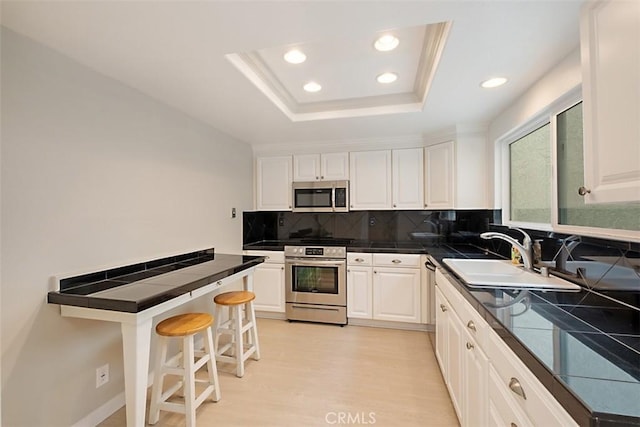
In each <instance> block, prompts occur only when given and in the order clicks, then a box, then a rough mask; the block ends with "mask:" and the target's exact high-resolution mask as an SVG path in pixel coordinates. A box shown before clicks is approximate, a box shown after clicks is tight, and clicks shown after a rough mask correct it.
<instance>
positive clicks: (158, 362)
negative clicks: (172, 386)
mask: <svg viewBox="0 0 640 427" xmlns="http://www.w3.org/2000/svg"><path fill="white" fill-rule="evenodd" d="M156 346H158V347H160V351H158V349H156V354H155V362H154V367H153V377H154V378H153V387H152V388H151V405H150V407H149V424H155V423H157V422H158V420H159V419H160V403H161V400H162V383H163V382H164V372H163V368H164V364H165V361H166V360H167V338H166V337H163V336H158V341H157V344H156Z"/></svg>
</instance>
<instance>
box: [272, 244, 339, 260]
mask: <svg viewBox="0 0 640 427" xmlns="http://www.w3.org/2000/svg"><path fill="white" fill-rule="evenodd" d="M284 256H285V257H298V258H346V257H347V248H345V247H344V246H285V247H284Z"/></svg>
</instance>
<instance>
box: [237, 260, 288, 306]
mask: <svg viewBox="0 0 640 427" xmlns="http://www.w3.org/2000/svg"><path fill="white" fill-rule="evenodd" d="M245 254H246V255H252V256H264V257H268V258H267V259H266V260H265V262H263V263H262V264H259V265H258V266H257V267H256V270H255V272H254V273H253V292H254V293H255V294H256V299H255V300H254V301H253V306H254V309H255V310H256V311H270V312H275V313H284V312H285V296H284V252H279V251H245Z"/></svg>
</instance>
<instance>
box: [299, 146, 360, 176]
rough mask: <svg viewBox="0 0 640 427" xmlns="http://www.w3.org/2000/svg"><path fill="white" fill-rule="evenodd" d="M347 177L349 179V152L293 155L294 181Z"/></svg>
mask: <svg viewBox="0 0 640 427" xmlns="http://www.w3.org/2000/svg"><path fill="white" fill-rule="evenodd" d="M347 179H349V153H327V154H299V155H295V156H293V180H294V181H341V180H347Z"/></svg>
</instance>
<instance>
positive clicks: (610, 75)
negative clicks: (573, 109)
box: [576, 0, 640, 203]
mask: <svg viewBox="0 0 640 427" xmlns="http://www.w3.org/2000/svg"><path fill="white" fill-rule="evenodd" d="M580 38H581V57H582V72H583V85H582V91H583V99H584V104H583V108H584V165H585V167H584V170H585V185H584V187H585V189H584V190H583V191H582V192H583V193H584V195H585V201H586V202H587V203H611V202H629V201H638V200H640V143H639V141H640V124H639V121H638V118H640V96H639V94H640V78H639V77H638V76H640V2H638V1H613V0H608V1H592V2H588V3H587V4H585V6H584V7H583V10H582V17H581V23H580ZM576 191H577V190H576Z"/></svg>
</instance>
